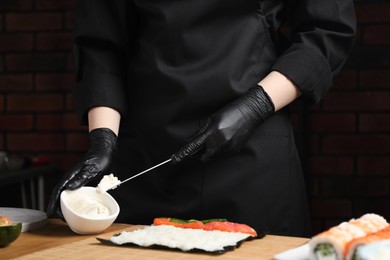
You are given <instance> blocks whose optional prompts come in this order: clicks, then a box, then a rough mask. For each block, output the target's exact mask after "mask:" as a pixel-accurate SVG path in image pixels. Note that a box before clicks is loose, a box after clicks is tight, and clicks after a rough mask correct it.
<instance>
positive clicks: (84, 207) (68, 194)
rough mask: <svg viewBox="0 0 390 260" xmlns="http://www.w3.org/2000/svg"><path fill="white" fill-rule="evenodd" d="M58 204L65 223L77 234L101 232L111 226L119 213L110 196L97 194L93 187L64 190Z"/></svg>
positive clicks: (117, 206) (115, 203)
mask: <svg viewBox="0 0 390 260" xmlns="http://www.w3.org/2000/svg"><path fill="white" fill-rule="evenodd" d="M60 203H61V211H62V213H63V215H64V218H65V221H66V223H67V224H68V226H69V227H70V229H72V230H73V231H74V232H76V233H78V234H97V233H101V232H103V231H104V230H105V229H107V228H108V227H109V226H111V224H112V223H113V222H114V221H115V219H116V218H117V217H118V214H119V211H120V209H119V205H118V203H117V202H116V201H115V199H114V198H113V197H112V196H111V195H110V194H108V193H107V192H104V193H98V192H96V188H95V187H85V186H84V187H81V188H80V189H77V190H64V191H63V192H62V193H61V199H60Z"/></svg>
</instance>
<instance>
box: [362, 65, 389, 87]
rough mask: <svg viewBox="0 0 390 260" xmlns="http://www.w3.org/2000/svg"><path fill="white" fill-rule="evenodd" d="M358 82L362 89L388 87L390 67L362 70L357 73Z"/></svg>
mask: <svg viewBox="0 0 390 260" xmlns="http://www.w3.org/2000/svg"><path fill="white" fill-rule="evenodd" d="M359 80H360V81H359V84H360V87H361V88H363V89H385V90H388V89H389V88H390V69H371V70H362V71H361V72H360V75H359Z"/></svg>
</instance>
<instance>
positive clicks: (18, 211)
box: [0, 207, 47, 232]
mask: <svg viewBox="0 0 390 260" xmlns="http://www.w3.org/2000/svg"><path fill="white" fill-rule="evenodd" d="M0 215H1V216H7V217H9V218H10V219H11V221H12V222H14V223H17V222H21V223H22V232H27V231H31V230H35V229H38V228H42V227H44V226H46V224H47V215H46V213H45V212H43V211H39V210H33V209H23V208H1V207H0Z"/></svg>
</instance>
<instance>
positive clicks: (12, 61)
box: [6, 53, 65, 72]
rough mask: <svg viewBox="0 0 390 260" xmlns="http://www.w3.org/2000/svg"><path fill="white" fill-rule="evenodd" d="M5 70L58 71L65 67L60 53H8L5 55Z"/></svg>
mask: <svg viewBox="0 0 390 260" xmlns="http://www.w3.org/2000/svg"><path fill="white" fill-rule="evenodd" d="M6 64H7V71H11V72H23V71H28V72H31V71H34V72H36V71H60V70H63V69H64V67H65V56H64V54H62V53H28V54H9V55H7V56H6Z"/></svg>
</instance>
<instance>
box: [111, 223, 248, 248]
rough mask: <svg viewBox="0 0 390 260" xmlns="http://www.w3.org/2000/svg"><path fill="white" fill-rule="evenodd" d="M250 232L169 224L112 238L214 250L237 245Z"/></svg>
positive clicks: (134, 242)
mask: <svg viewBox="0 0 390 260" xmlns="http://www.w3.org/2000/svg"><path fill="white" fill-rule="evenodd" d="M249 236H250V235H249V234H244V233H235V232H222V231H206V230H202V229H191V228H177V227H173V226H168V225H158V226H148V227H146V228H143V229H137V230H134V231H131V232H128V231H123V232H122V233H120V235H118V236H113V237H111V238H110V240H111V241H112V242H113V243H115V244H118V245H121V244H126V243H133V244H136V245H138V246H142V247H148V246H152V245H159V246H166V247H169V248H178V249H181V250H183V251H189V250H192V249H199V250H204V251H207V252H214V251H220V250H224V247H226V246H236V245H237V243H238V242H240V241H242V240H244V239H246V238H248V237H249Z"/></svg>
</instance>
